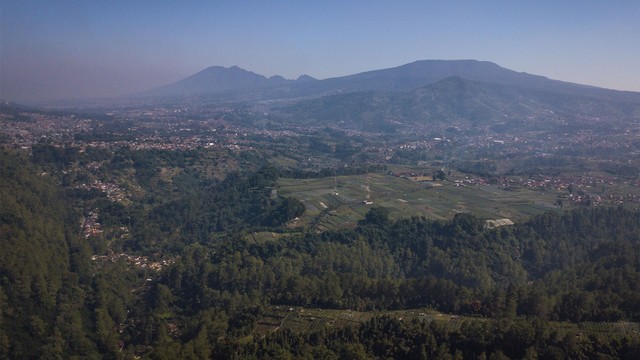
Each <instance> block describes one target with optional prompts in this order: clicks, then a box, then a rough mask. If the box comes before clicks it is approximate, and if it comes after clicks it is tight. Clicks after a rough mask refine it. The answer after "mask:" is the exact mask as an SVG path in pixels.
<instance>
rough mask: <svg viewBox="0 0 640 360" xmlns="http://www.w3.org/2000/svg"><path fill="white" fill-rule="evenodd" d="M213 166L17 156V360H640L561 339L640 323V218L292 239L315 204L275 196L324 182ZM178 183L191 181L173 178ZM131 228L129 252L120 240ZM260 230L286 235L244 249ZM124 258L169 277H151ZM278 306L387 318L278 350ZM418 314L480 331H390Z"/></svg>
mask: <svg viewBox="0 0 640 360" xmlns="http://www.w3.org/2000/svg"><path fill="white" fill-rule="evenodd" d="M89 157H90V158H89ZM90 161H102V162H103V164H104V165H103V168H102V169H101V170H100V171H104V172H105V173H106V174H109V176H114V177H115V176H120V177H122V178H126V179H128V181H130V182H131V184H134V185H135V186H134V185H131V188H135V189H138V190H137V191H138V195H137V197H136V198H133V199H132V200H129V201H113V200H110V199H107V198H106V197H105V196H104V195H103V194H101V193H98V192H95V191H92V190H87V189H83V188H78V187H74V186H73V184H76V183H78V182H79V181H86V180H85V179H83V178H81V175H78V174H75V175H72V173H71V172H68V171H66V170H67V169H68V167H69V166H70V165H71V164H78V163H79V162H80V163H81V162H84V163H88V162H90ZM257 163H259V162H257ZM205 165H206V164H205ZM205 165H202V159H201V155H200V154H196V153H188V152H185V153H180V154H179V155H178V154H177V153H170V152H142V151H140V152H134V151H129V150H127V149H123V150H118V151H115V152H111V153H100V152H95V153H84V154H79V153H64V152H60V151H58V152H56V151H55V150H54V149H51V148H47V147H42V148H36V149H34V154H33V155H32V157H28V156H26V155H20V154H17V153H14V152H9V151H3V152H2V153H1V156H0V171H1V177H0V199H1V203H2V207H1V208H0V246H1V249H2V251H1V252H0V286H1V287H0V330H1V333H0V357H2V358H33V359H35V358H54V359H55V358H59V359H62V358H133V357H134V356H141V357H144V358H156V359H163V358H164V359H175V358H274V359H276V358H277V359H281V358H309V359H312V358H326V359H334V358H335V359H357V358H372V357H376V358H411V359H426V358H469V359H471V358H497V359H500V358H536V357H542V358H591V357H595V355H599V356H601V357H603V358H628V359H635V358H638V357H639V356H640V338H639V335H638V334H637V333H636V334H634V333H630V334H629V333H617V334H607V335H606V336H605V335H593V334H589V335H587V334H583V335H580V334H575V333H570V332H569V333H562V332H558V329H557V327H556V325H555V324H557V323H558V322H562V321H564V322H572V323H578V322H586V321H589V322H617V321H627V322H640V213H639V212H638V211H633V210H628V209H625V208H622V207H613V208H608V207H596V208H583V209H575V210H571V211H566V212H550V213H546V214H543V215H539V216H536V217H533V218H532V219H530V220H529V221H527V222H525V223H520V224H516V225H513V226H504V227H499V228H495V229H488V228H486V227H485V222H484V220H483V219H479V218H476V217H475V216H473V215H470V214H458V215H456V216H455V217H454V218H453V219H451V220H450V221H434V220H430V219H426V218H422V217H414V218H406V219H399V220H392V219H391V218H390V217H389V213H388V211H387V210H386V209H385V208H381V207H374V208H371V209H370V210H369V212H368V213H367V215H366V217H365V218H364V219H363V220H362V221H360V223H359V224H358V225H357V226H356V227H355V228H353V229H345V230H338V231H326V232H323V233H318V232H316V231H304V230H299V229H297V230H295V229H294V230H292V229H291V228H288V227H287V226H286V223H287V221H289V220H291V219H293V218H295V217H296V216H299V215H300V214H301V213H302V212H304V211H305V209H304V205H303V203H302V202H300V201H299V200H298V199H295V198H282V197H279V196H277V192H274V190H276V189H275V188H276V180H277V179H278V177H279V176H285V175H290V176H301V177H306V176H312V175H309V174H295V175H294V174H291V173H287V172H285V171H281V170H280V169H278V168H276V167H274V166H271V165H267V166H262V165H260V166H258V164H254V166H253V167H248V168H247V169H246V170H244V171H229V172H228V173H227V174H225V177H224V178H217V177H214V176H211V175H208V174H207V172H206V168H207V166H205ZM167 168H172V169H177V170H175V172H174V175H173V176H172V177H170V178H167V177H166V176H165V175H164V174H165V173H166V172H167V170H166V169H167ZM161 169H164V170H161ZM63 170H65V171H64V172H63ZM163 171H164V172H163ZM82 176H88V175H86V174H85V175H82ZM163 176H164V177H163ZM74 177H75V178H74ZM87 180H91V179H90V178H88V177H87ZM87 209H97V211H98V212H99V214H100V221H101V223H102V226H103V227H104V228H105V232H104V233H102V234H99V235H95V236H89V237H84V236H82V234H81V233H80V227H81V226H80V225H81V223H82V219H83V217H84V216H85V215H84V214H85V213H86V211H87ZM125 228H126V229H127V236H115V235H114V234H115V230H113V229H116V230H117V229H125ZM260 230H269V231H273V232H277V233H278V234H280V236H279V237H277V238H273V239H270V240H268V241H264V242H255V241H249V240H247V237H246V236H244V235H246V234H247V233H249V232H254V231H260ZM118 231H124V230H118ZM121 253H126V254H129V255H131V256H132V257H133V256H147V257H148V258H149V259H151V260H157V261H160V260H164V261H165V264H168V265H166V266H164V267H162V269H161V270H154V269H150V268H146V267H141V266H136V265H134V264H133V263H132V262H128V261H126V260H125V258H123V257H115V254H121ZM98 255H99V256H102V257H104V258H106V259H108V260H105V261H96V260H95V259H96V256H98ZM92 256H93V259H94V260H92ZM270 306H297V307H303V308H304V307H316V308H332V309H353V310H357V311H378V312H379V313H380V315H381V316H377V317H374V318H373V319H372V320H370V321H368V322H366V323H364V324H363V325H358V326H352V327H344V328H337V327H336V328H325V329H323V330H322V331H314V332H311V333H296V332H291V331H289V330H282V331H275V332H272V333H270V334H267V335H265V336H260V335H258V334H257V333H255V329H256V326H257V325H258V322H259V319H260V318H261V316H263V315H264V313H265V311H266V309H268V308H269V307H270ZM412 308H430V309H433V310H435V311H440V312H443V313H450V314H459V315H461V316H465V317H466V318H467V319H469V320H467V321H465V323H464V325H463V326H462V327H461V328H460V329H457V330H451V329H447V328H446V327H442V326H439V324H437V323H436V322H431V323H428V322H421V321H410V322H409V321H405V322H402V321H399V320H397V319H394V318H391V317H387V316H384V312H385V311H388V310H395V309H412Z"/></svg>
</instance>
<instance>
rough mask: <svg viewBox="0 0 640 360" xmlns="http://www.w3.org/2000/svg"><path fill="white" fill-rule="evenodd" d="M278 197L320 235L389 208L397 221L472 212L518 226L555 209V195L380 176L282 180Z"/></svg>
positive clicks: (527, 190) (350, 225)
mask: <svg viewBox="0 0 640 360" xmlns="http://www.w3.org/2000/svg"><path fill="white" fill-rule="evenodd" d="M278 193H279V194H280V195H281V196H293V197H296V198H298V199H300V200H301V201H303V202H304V204H305V206H306V207H307V211H306V212H305V214H304V215H303V217H302V218H300V219H299V220H298V221H296V226H301V225H302V226H311V227H315V228H316V229H317V230H319V231H323V230H327V229H339V228H344V227H352V226H354V224H356V223H357V221H358V220H360V219H363V218H364V215H365V214H366V212H367V211H368V209H370V208H371V207H372V206H383V207H385V208H387V209H389V211H390V214H391V217H392V218H396V219H397V218H402V217H411V216H425V217H427V218H431V219H437V220H443V219H450V218H452V217H453V216H454V215H455V214H456V213H461V212H468V213H472V214H474V215H476V216H478V217H481V218H487V219H497V218H509V219H511V220H513V221H514V222H518V221H523V220H526V219H528V218H529V217H531V216H532V215H536V214H541V213H543V212H545V211H548V210H552V209H556V205H555V201H556V199H557V194H555V193H552V192H541V191H536V190H529V189H518V190H514V191H507V190H503V189H500V188H498V187H497V186H495V185H470V186H457V185H456V184H455V183H454V182H453V181H438V182H433V181H422V182H418V181H412V180H409V179H406V178H401V177H396V176H392V175H388V174H381V173H370V174H366V175H354V176H338V177H337V178H333V177H328V178H320V179H287V178H285V179H280V180H279V189H278ZM365 201H367V203H365Z"/></svg>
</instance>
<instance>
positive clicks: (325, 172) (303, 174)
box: [280, 164, 387, 179]
mask: <svg viewBox="0 0 640 360" xmlns="http://www.w3.org/2000/svg"><path fill="white" fill-rule="evenodd" d="M386 170H387V167H386V166H385V165H379V164H372V165H362V166H342V167H335V168H323V169H321V170H317V171H314V170H301V169H281V170H280V176H281V177H284V178H293V179H317V178H326V177H331V176H346V175H362V174H367V173H371V172H381V171H386Z"/></svg>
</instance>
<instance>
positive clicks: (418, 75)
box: [142, 60, 640, 130]
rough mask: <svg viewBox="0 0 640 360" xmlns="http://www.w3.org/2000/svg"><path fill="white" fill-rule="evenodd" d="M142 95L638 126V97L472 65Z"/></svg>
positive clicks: (444, 117) (425, 119)
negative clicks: (269, 101) (268, 101)
mask: <svg viewBox="0 0 640 360" xmlns="http://www.w3.org/2000/svg"><path fill="white" fill-rule="evenodd" d="M142 95H144V96H187V95H197V96H199V97H203V98H211V99H219V100H224V101H237V100H242V101H252V100H277V99H282V100H285V99H287V100H289V101H287V102H286V103H283V105H280V106H276V108H275V110H277V111H279V112H281V113H283V114H288V115H289V117H290V118H294V119H296V121H297V122H308V123H309V124H321V123H334V124H337V123H339V124H341V125H340V126H342V127H352V128H357V129H371V130H388V129H391V128H396V127H398V126H406V125H410V124H416V123H431V122H452V121H456V122H460V121H462V122H466V123H467V124H469V125H470V126H476V125H488V126H496V127H497V128H502V129H520V130H523V129H526V128H532V129H533V128H537V129H539V128H540V127H547V128H549V127H550V128H557V127H558V126H568V125H577V124H580V123H584V121H587V119H591V120H589V121H591V122H592V123H593V121H595V120H593V119H602V121H603V122H604V123H605V124H606V123H609V124H610V123H611V122H612V121H615V122H616V123H627V124H631V123H634V124H636V123H640V93H637V92H629V91H616V90H609V89H603V88H598V87H593V86H586V85H580V84H574V83H569V82H563V81H558V80H552V79H548V78H546V77H544V76H538V75H531V74H527V73H519V72H516V71H512V70H509V69H505V68H502V67H500V66H498V65H496V64H493V63H491V62H486V61H476V60H453V61H448V60H424V61H416V62H413V63H410V64H406V65H402V66H399V67H395V68H390V69H383V70H375V71H368V72H363V73H359V74H354V75H349V76H344V77H337V78H330V79H325V80H316V79H313V78H311V77H308V76H302V77H300V78H298V79H297V80H286V79H284V78H282V77H280V76H274V77H270V78H267V77H265V76H262V75H259V74H256V73H253V72H250V71H247V70H243V69H241V68H238V67H235V66H234V67H231V68H223V67H210V68H207V69H205V70H203V71H201V72H199V73H197V74H194V75H192V76H190V77H188V78H185V79H183V80H180V81H178V82H176V83H173V84H169V85H166V86H162V87H159V88H156V89H152V90H150V91H148V92H146V93H144V94H142ZM290 100H295V101H293V102H292V101H290ZM274 104H275V103H274ZM527 119H535V121H533V122H532V121H529V120H527ZM598 121H600V120H598ZM603 126H604V125H603Z"/></svg>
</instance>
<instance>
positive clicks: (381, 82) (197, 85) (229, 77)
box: [139, 59, 640, 101]
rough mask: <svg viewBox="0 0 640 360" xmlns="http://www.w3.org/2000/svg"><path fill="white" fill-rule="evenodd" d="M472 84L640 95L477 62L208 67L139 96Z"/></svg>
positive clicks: (260, 95)
mask: <svg viewBox="0 0 640 360" xmlns="http://www.w3.org/2000/svg"><path fill="white" fill-rule="evenodd" d="M452 76H458V77H461V78H464V79H468V80H471V81H480V82H487V83H494V84H500V85H510V86H516V87H520V88H525V89H534V90H544V91H549V92H554V93H559V94H582V95H589V96H596V97H605V98H609V97H619V98H620V97H621V98H624V97H626V98H632V99H633V100H634V101H635V99H637V98H638V97H639V96H640V93H637V92H630V91H620V90H613V89H604V88H599V87H595V86H590V85H583V84H576V83H571V82H566V81H561V80H554V79H550V78H547V77H545V76H542V75H534V74H529V73H526V72H517V71H514V70H510V69H507V68H504V67H501V66H499V65H497V64H495V63H493V62H489V61H479V60H469V59H468V60H417V61H414V62H411V63H407V64H404V65H400V66H397V67H392V68H386V69H378V70H371V71H365V72H360V73H356V74H352V75H346V76H340V77H333V78H327V79H321V80H318V79H314V78H312V77H310V76H308V75H301V76H299V77H298V78H297V79H296V80H287V79H285V78H284V77H282V76H280V75H274V76H271V77H269V78H267V77H265V76H263V75H260V74H257V73H255V72H252V71H248V70H245V69H242V68H240V67H238V66H232V67H229V68H225V67H221V66H211V67H208V68H206V69H204V70H202V71H200V72H198V73H195V74H193V75H191V76H188V77H186V78H184V79H182V80H179V81H177V82H174V83H171V84H167V85H164V86H160V87H156V88H154V89H151V90H148V91H146V92H143V93H141V94H139V95H142V96H184V95H198V94H200V95H201V94H213V95H215V94H218V95H220V94H227V95H229V96H230V97H231V98H233V97H234V96H243V98H245V99H246V98H247V97H249V98H253V99H279V98H296V97H318V96H323V95H329V94H338V93H349V92H359V91H412V90H415V89H417V88H420V87H424V86H427V85H430V84H434V83H436V82H438V81H440V80H443V79H445V78H448V77H452Z"/></svg>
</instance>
